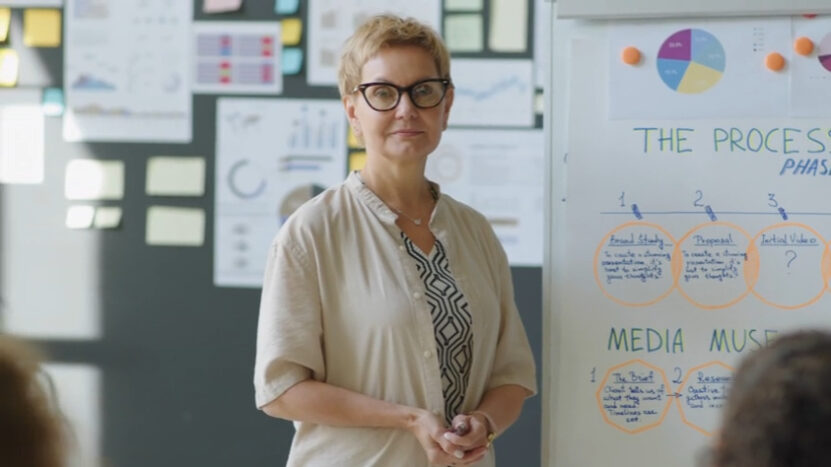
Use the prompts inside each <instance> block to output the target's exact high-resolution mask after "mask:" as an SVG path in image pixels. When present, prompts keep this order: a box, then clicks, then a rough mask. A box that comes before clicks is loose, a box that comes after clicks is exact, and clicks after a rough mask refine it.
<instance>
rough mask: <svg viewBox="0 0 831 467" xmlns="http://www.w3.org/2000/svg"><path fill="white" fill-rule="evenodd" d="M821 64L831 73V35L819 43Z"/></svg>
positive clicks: (827, 35)
mask: <svg viewBox="0 0 831 467" xmlns="http://www.w3.org/2000/svg"><path fill="white" fill-rule="evenodd" d="M818 55H819V57H818V58H819V64H820V65H822V67H823V68H825V69H826V70H828V71H831V33H828V34H826V35H825V37H823V38H822V42H820V43H819V52H818Z"/></svg>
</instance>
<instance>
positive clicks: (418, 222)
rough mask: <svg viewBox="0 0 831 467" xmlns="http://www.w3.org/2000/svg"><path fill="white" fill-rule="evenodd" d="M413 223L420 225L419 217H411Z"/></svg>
mask: <svg viewBox="0 0 831 467" xmlns="http://www.w3.org/2000/svg"><path fill="white" fill-rule="evenodd" d="M413 224H415V225H421V219H413Z"/></svg>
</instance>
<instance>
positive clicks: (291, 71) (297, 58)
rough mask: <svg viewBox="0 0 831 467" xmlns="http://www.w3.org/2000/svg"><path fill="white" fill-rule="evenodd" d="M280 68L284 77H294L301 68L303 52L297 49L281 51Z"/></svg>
mask: <svg viewBox="0 0 831 467" xmlns="http://www.w3.org/2000/svg"><path fill="white" fill-rule="evenodd" d="M282 54H283V55H282V57H281V60H282V67H283V74H284V75H296V74H297V73H300V68H301V67H302V66H303V50H302V49H300V48H298V47H289V48H286V49H283V52H282Z"/></svg>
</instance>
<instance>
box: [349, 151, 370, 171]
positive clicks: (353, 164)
mask: <svg viewBox="0 0 831 467" xmlns="http://www.w3.org/2000/svg"><path fill="white" fill-rule="evenodd" d="M365 165H366V153H365V152H353V153H351V154H349V171H350V172H352V171H353V170H361V169H363V168H364V166H365Z"/></svg>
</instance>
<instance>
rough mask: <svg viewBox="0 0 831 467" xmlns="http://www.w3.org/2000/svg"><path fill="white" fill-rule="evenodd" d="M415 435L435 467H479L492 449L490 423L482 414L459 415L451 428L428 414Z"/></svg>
mask: <svg viewBox="0 0 831 467" xmlns="http://www.w3.org/2000/svg"><path fill="white" fill-rule="evenodd" d="M412 431H413V434H414V435H415V436H416V438H417V439H418V441H419V443H421V446H422V447H423V448H424V451H425V453H426V454H427V458H428V460H429V461H430V464H433V465H471V464H475V463H476V462H479V461H480V460H482V458H483V457H485V454H487V452H488V448H489V447H490V441H489V440H488V433H489V427H488V421H487V420H486V419H485V417H483V416H482V415H481V414H476V413H474V414H459V415H457V416H456V417H454V418H453V421H452V423H451V426H450V427H447V426H445V425H444V423H443V422H442V420H440V419H439V418H438V417H437V416H435V415H433V414H432V413H430V412H428V411H424V412H423V413H422V414H421V415H420V416H419V417H418V420H417V421H416V423H415V426H414V427H413V430H412Z"/></svg>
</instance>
